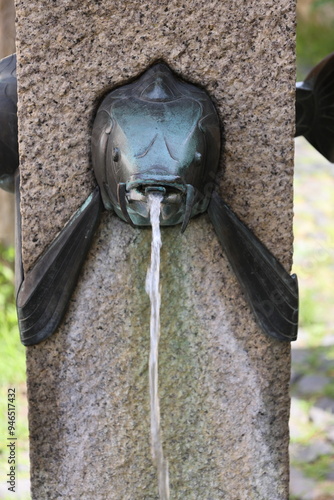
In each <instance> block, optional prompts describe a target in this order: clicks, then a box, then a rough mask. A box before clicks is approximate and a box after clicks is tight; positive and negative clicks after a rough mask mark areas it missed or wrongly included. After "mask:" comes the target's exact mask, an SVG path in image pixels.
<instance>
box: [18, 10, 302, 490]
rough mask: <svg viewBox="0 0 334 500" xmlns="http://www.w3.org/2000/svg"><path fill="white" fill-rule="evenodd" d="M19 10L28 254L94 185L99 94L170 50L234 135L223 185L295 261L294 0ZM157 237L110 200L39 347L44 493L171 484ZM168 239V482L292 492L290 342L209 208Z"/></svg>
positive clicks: (34, 431)
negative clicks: (257, 315)
mask: <svg viewBox="0 0 334 500" xmlns="http://www.w3.org/2000/svg"><path fill="white" fill-rule="evenodd" d="M16 11H17V19H18V20H17V40H18V41H17V53H18V77H19V87H18V89H19V130H20V136H19V145H20V156H21V179H22V181H21V182H22V188H21V197H22V206H21V213H22V227H23V259H24V267H25V269H26V270H27V269H29V267H30V266H31V265H32V264H33V262H34V261H35V260H36V258H37V257H38V256H39V255H40V254H41V252H42V251H43V250H44V249H45V247H46V246H47V245H48V244H49V243H50V242H51V241H52V239H53V238H54V237H55V235H56V234H57V232H58V231H59V230H60V229H61V228H62V227H63V225H64V224H65V223H66V221H67V220H68V219H69V218H70V217H71V215H72V214H73V213H74V211H75V210H76V209H77V208H78V207H79V206H80V205H81V204H82V203H83V201H84V200H85V198H86V197H87V196H88V194H89V193H90V191H91V190H92V188H93V187H94V185H95V180H94V175H93V172H92V166H91V158H90V134H91V128H92V120H93V117H94V113H95V112H96V108H97V105H98V103H99V101H100V99H101V97H102V96H103V95H104V93H105V92H106V91H107V90H108V89H111V88H113V87H115V86H118V85H120V84H123V83H125V82H127V81H128V80H129V79H131V78H134V77H136V76H137V75H138V74H140V73H141V72H142V71H143V70H144V69H145V68H146V67H147V66H148V65H150V64H152V63H153V62H154V61H156V60H161V59H162V60H164V61H165V62H167V63H168V64H169V65H170V66H171V68H172V69H174V71H176V72H177V73H178V74H179V75H181V76H183V77H184V78H186V79H187V80H189V81H191V82H193V83H197V84H200V85H202V86H204V87H205V88H206V89H207V90H208V92H209V93H210V94H211V96H212V98H213V99H214V101H215V103H216V105H217V107H218V110H219V113H220V116H221V120H222V122H223V124H224V127H225V135H226V142H225V148H224V156H223V158H222V164H221V175H220V178H219V183H220V191H221V193H223V194H224V198H225V199H226V201H227V202H228V203H229V204H230V205H231V206H232V207H233V209H234V210H235V212H236V213H237V214H238V215H239V216H240V217H241V218H242V219H243V220H244V221H245V222H246V223H247V224H248V225H249V226H250V227H251V228H252V229H253V230H254V232H255V233H256V234H257V236H258V237H260V238H261V239H262V241H264V242H265V243H266V244H267V246H268V247H269V248H270V250H271V251H272V252H273V253H274V254H275V255H276V256H277V257H278V258H279V259H280V261H281V262H282V263H283V265H285V266H286V268H287V269H289V268H290V265H291V252H292V175H293V135H294V82H295V73H294V23H295V2H294V1H293V0H248V1H242V2H235V1H234V0H226V1H225V2H221V1H219V0H209V1H204V0H185V1H183V2H182V1H181V0H168V1H167V0H162V1H160V0H159V1H158V0H151V1H150V2H145V1H139V0H130V1H127V2H121V1H119V0H104V2H101V1H98V0H96V1H92V0H80V1H79V0H71V1H69V0H59V1H57V2H50V1H47V0H39V1H38V2H37V1H36V0H16ZM223 170H224V174H223ZM150 238H151V232H150V229H133V228H131V227H129V225H127V224H126V223H124V222H122V221H121V220H119V219H117V217H116V216H114V215H112V214H110V213H104V214H103V216H102V221H101V224H100V226H99V229H98V231H97V234H96V237H95V239H94V242H93V245H92V248H91V251H90V253H89V256H88V259H87V261H86V264H85V266H84V269H83V272H82V275H81V277H80V281H79V284H78V286H77V289H76V291H75V294H74V296H73V298H72V300H71V302H70V305H69V309H68V312H67V314H66V317H65V320H64V322H63V324H62V326H61V328H59V330H58V331H57V333H56V334H55V335H54V336H53V337H51V338H50V339H48V340H46V341H45V342H43V343H41V344H40V345H37V346H34V347H29V348H28V349H27V366H28V392H29V405H30V410H29V419H30V436H31V444H30V447H31V471H32V497H33V499H36V500H37V499H39V500H40V499H59V498H67V499H73V500H77V499H79V498H81V499H91V498H95V499H115V500H120V499H129V500H133V499H136V500H137V499H138V500H140V499H143V500H144V499H145V500H149V499H156V498H157V497H158V490H157V480H156V476H155V469H154V467H153V466H152V462H151V455H150V430H149V426H150V415H149V393H148V351H149V299H148V297H147V295H146V294H145V290H144V283H145V274H146V270H147V266H148V262H149V253H150ZM162 239H163V248H162V266H161V281H162V327H161V332H162V333H161V343H160V366H159V374H160V397H161V413H162V431H163V438H164V448H165V454H166V456H167V458H168V460H169V467H170V480H171V498H172V499H180V500H181V499H182V500H183V499H187V500H188V499H194V500H195V499H196V500H197V499H203V500H204V499H207V500H209V499H210V500H213V499H214V500H216V499H217V500H218V499H221V498H224V499H226V500H283V499H287V498H288V469H289V467H288V437H289V436H288V417H289V394H288V383H289V374H290V346H289V345H288V344H283V343H280V342H277V341H275V340H273V339H270V338H267V337H265V336H264V334H263V333H262V332H261V331H260V330H259V329H258V328H257V326H256V325H255V323H254V319H253V316H252V314H251V312H250V310H249V307H248V306H247V304H246V302H245V300H244V297H243V295H242V293H241V291H240V288H239V285H238V284H237V282H236V279H235V277H234V275H233V273H232V271H231V269H230V267H229V265H228V263H227V261H226V258H225V256H224V255H223V254H222V251H221V249H220V246H219V244H218V241H217V239H216V236H215V234H214V232H213V228H212V226H211V224H210V222H209V219H208V217H207V215H203V216H200V217H198V218H196V219H194V220H192V221H191V222H190V224H189V227H188V229H187V230H186V232H185V234H184V235H181V234H180V227H171V228H164V229H163V232H162Z"/></svg>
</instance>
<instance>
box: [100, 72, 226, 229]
mask: <svg viewBox="0 0 334 500" xmlns="http://www.w3.org/2000/svg"><path fill="white" fill-rule="evenodd" d="M219 155H220V128H219V119H218V115H217V112H216V110H215V107H214V105H213V103H212V101H211V99H210V98H209V96H208V94H207V93H206V92H205V91H204V90H202V89H201V88H198V87H196V86H194V85H191V84H189V83H185V82H183V81H182V80H180V79H179V78H177V77H176V76H175V75H174V74H173V73H172V71H171V70H170V69H169V67H168V66H167V65H165V64H162V63H159V64H156V65H154V66H152V67H151V68H150V69H148V70H147V71H146V72H145V73H144V74H143V75H142V76H141V77H140V78H139V79H137V80H136V81H134V82H132V83H130V84H128V85H125V86H123V87H120V88H118V89H116V90H113V91H111V92H110V93H109V94H108V95H107V96H106V97H105V99H104V100H103V102H102V104H101V106H100V107H99V109H98V112H97V115H96V119H95V122H94V126H93V137H92V159H93V166H94V171H95V175H96V178H97V181H98V184H99V186H100V190H101V195H102V200H103V203H104V205H105V207H106V208H107V209H113V210H114V211H115V212H116V214H117V215H119V216H120V217H121V218H122V219H123V220H126V221H128V222H130V223H131V224H133V225H135V226H146V225H150V219H149V208H148V195H149V194H150V193H152V192H157V193H160V194H161V195H162V204H161V216H160V223H161V225H174V224H179V223H182V228H183V230H184V229H185V227H186V225H187V224H188V221H189V219H190V218H191V217H193V216H194V215H196V214H199V213H202V212H204V211H205V210H206V209H207V206H208V203H209V200H210V196H211V192H212V188H213V186H214V180H215V176H216V171H217V168H218V164H219Z"/></svg>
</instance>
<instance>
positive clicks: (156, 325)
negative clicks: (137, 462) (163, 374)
mask: <svg viewBox="0 0 334 500" xmlns="http://www.w3.org/2000/svg"><path fill="white" fill-rule="evenodd" d="M162 199H163V196H162V194H159V193H155V194H153V193H151V194H149V198H148V205H149V209H150V219H151V225H152V245H151V266H150V268H149V269H148V271H147V276H146V292H147V293H148V295H149V297H150V301H151V323H150V338H151V350H150V361H149V378H150V398H151V443H152V456H153V462H154V464H155V465H156V467H157V471H158V481H159V496H160V499H161V500H169V476H168V463H167V461H166V460H165V458H164V454H163V448H162V440H161V427H160V405H159V396H158V347H159V337H160V248H161V235H160V223H159V219H160V205H161V201H162Z"/></svg>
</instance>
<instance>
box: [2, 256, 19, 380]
mask: <svg viewBox="0 0 334 500" xmlns="http://www.w3.org/2000/svg"><path fill="white" fill-rule="evenodd" d="M0 343H1V353H2V356H1V357H2V362H1V363H0V384H3V383H5V384H12V383H20V382H23V381H24V380H25V348H24V347H23V346H22V344H21V342H20V340H19V331H18V326H17V317H16V307H15V296H14V249H13V248H7V249H6V248H3V247H0Z"/></svg>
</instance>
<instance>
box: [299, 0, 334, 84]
mask: <svg viewBox="0 0 334 500" xmlns="http://www.w3.org/2000/svg"><path fill="white" fill-rule="evenodd" d="M333 24H334V0H316V1H314V2H313V3H312V5H311V9H310V12H309V15H308V16H307V17H304V16H301V15H299V16H298V17H297V42H296V52H297V80H298V81H300V80H303V79H304V77H305V76H306V74H307V73H308V71H309V70H310V69H311V68H313V66H315V65H316V64H317V63H318V62H320V61H321V60H322V59H323V58H324V57H326V56H327V55H328V54H330V53H331V52H333V51H334V29H333Z"/></svg>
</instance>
